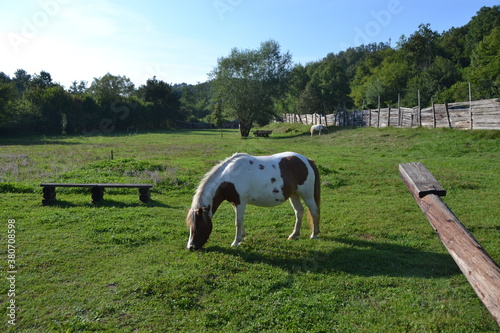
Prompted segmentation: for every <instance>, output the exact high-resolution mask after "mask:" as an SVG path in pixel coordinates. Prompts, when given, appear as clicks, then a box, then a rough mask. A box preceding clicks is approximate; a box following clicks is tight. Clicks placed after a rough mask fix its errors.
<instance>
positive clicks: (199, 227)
mask: <svg viewBox="0 0 500 333" xmlns="http://www.w3.org/2000/svg"><path fill="white" fill-rule="evenodd" d="M186 223H187V225H188V227H189V240H188V243H187V248H188V249H189V250H199V249H201V248H202V247H203V245H205V243H206V242H207V241H208V237H210V233H211V232H212V219H211V218H210V206H208V207H200V208H198V209H190V210H189V213H188V215H187V217H186Z"/></svg>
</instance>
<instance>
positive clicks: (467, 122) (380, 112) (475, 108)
mask: <svg viewBox="0 0 500 333" xmlns="http://www.w3.org/2000/svg"><path fill="white" fill-rule="evenodd" d="M283 121H284V122H287V123H303V124H307V125H310V124H323V125H326V126H330V125H335V126H340V127H387V126H393V127H410V128H411V127H426V128H438V127H446V128H462V129H500V98H494V99H485V100H480V101H471V102H459V103H446V104H434V105H433V106H431V107H428V108H424V109H420V108H419V107H413V108H404V107H399V108H390V107H388V108H379V109H370V110H360V111H347V110H342V111H338V112H336V113H334V114H328V115H319V114H304V115H297V114H290V113H287V114H284V115H283Z"/></svg>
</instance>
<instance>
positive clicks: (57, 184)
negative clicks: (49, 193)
mask: <svg viewBox="0 0 500 333" xmlns="http://www.w3.org/2000/svg"><path fill="white" fill-rule="evenodd" d="M40 186H43V187H96V186H97V183H93V184H80V183H42V184H40Z"/></svg>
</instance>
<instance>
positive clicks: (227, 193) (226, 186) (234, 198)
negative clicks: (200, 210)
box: [212, 182, 241, 214]
mask: <svg viewBox="0 0 500 333" xmlns="http://www.w3.org/2000/svg"><path fill="white" fill-rule="evenodd" d="M224 200H227V201H229V202H230V203H232V204H233V205H239V204H240V203H241V201H240V195H239V194H238V192H236V188H235V187H234V184H233V183H231V182H222V183H221V184H220V185H219V188H218V189H217V191H216V192H215V196H214V198H213V202H212V214H215V212H216V211H217V208H219V206H220V204H221V203H222V202H223V201H224Z"/></svg>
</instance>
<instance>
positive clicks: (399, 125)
mask: <svg viewBox="0 0 500 333" xmlns="http://www.w3.org/2000/svg"><path fill="white" fill-rule="evenodd" d="M398 127H401V94H399V93H398Z"/></svg>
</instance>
